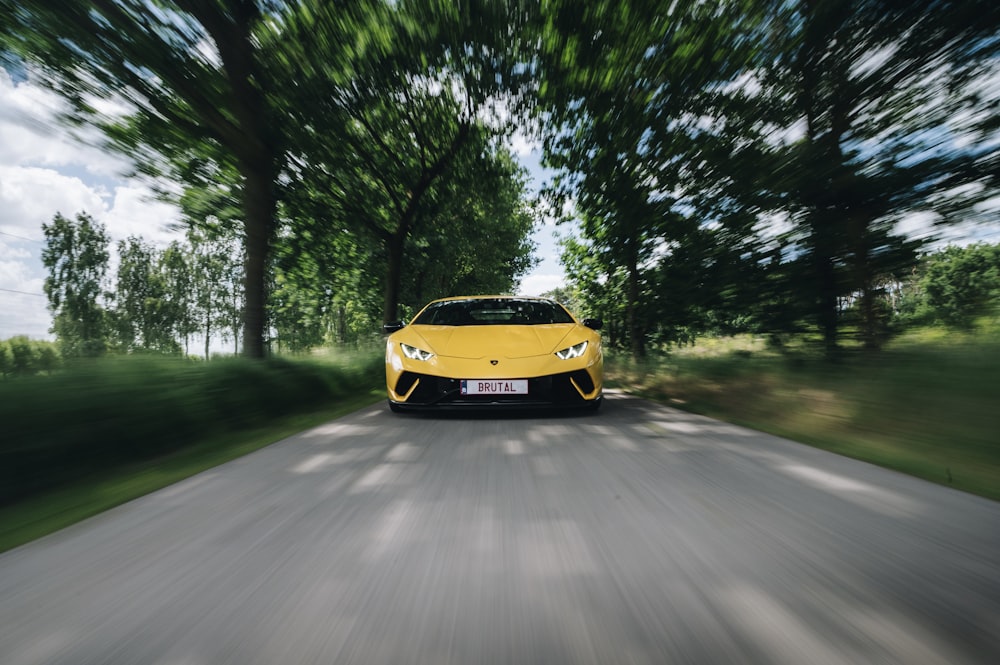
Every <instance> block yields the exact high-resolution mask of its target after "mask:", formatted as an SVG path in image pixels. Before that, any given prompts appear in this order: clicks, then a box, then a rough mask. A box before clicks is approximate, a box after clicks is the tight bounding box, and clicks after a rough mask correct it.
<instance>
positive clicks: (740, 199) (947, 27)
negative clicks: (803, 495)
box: [538, 0, 1000, 356]
mask: <svg viewBox="0 0 1000 665" xmlns="http://www.w3.org/2000/svg"><path fill="white" fill-rule="evenodd" d="M542 14H543V15H542V27H541V28H540V43H541V52H540V56H539V59H538V71H539V74H540V77H541V82H540V96H541V106H540V110H541V111H542V113H543V115H542V121H543V123H544V126H545V129H546V133H545V148H546V155H545V156H546V160H547V162H548V163H549V164H550V165H551V166H554V167H555V168H557V169H559V171H560V176H559V179H557V182H556V185H555V187H554V194H555V195H556V199H557V202H559V201H562V200H567V199H570V198H572V199H573V201H574V203H575V205H576V208H577V213H576V214H577V216H578V218H579V219H580V221H581V231H582V236H583V237H582V240H581V242H582V246H583V248H584V249H582V250H581V252H580V254H587V253H590V254H593V256H592V257H589V258H586V260H583V259H584V257H583V256H572V255H570V256H565V255H564V262H565V263H566V265H567V267H568V268H569V266H575V268H578V269H568V273H569V274H570V275H571V279H573V280H575V284H574V285H575V286H577V287H579V291H580V292H581V293H583V294H587V293H589V294H593V295H592V296H590V297H592V298H594V299H593V300H589V301H588V304H589V305H591V306H594V307H602V308H605V309H606V310H608V313H609V314H611V315H612V317H613V318H610V319H609V323H610V325H609V332H610V333H611V336H612V338H613V339H614V340H615V343H616V344H620V345H627V346H628V348H630V349H631V350H632V353H633V354H634V355H636V356H641V355H642V352H643V351H644V346H645V343H647V342H652V343H662V342H666V343H669V342H672V341H682V340H683V339H685V338H686V337H690V335H692V334H699V333H704V332H713V331H727V330H729V331H732V330H740V329H742V330H758V331H762V332H764V331H766V332H770V333H774V334H775V335H779V336H780V335H783V334H791V333H795V332H797V331H800V330H803V329H811V330H819V331H821V333H822V335H823V338H824V345H825V347H826V349H827V353H828V354H829V355H831V356H833V355H836V353H837V350H838V345H839V343H840V340H841V338H843V337H845V336H846V335H845V332H850V333H853V334H855V335H856V336H857V337H858V338H859V339H860V340H861V341H862V343H864V344H865V346H867V347H869V348H872V349H874V348H877V347H878V346H879V345H880V344H881V343H882V342H883V341H884V340H885V339H886V336H887V333H888V331H889V328H888V323H889V320H890V317H889V311H890V309H889V308H886V307H885V306H884V303H885V301H886V294H885V289H886V285H890V284H892V283H893V282H895V281H897V280H898V278H899V276H901V275H905V274H906V273H907V272H908V271H909V269H910V268H911V267H912V266H913V265H914V264H915V262H916V260H917V255H918V254H917V251H918V249H919V248H920V245H921V243H920V242H919V241H917V240H914V239H910V238H905V237H903V236H901V235H900V234H899V233H898V231H897V228H898V227H897V222H898V221H899V220H900V219H901V218H903V217H904V216H906V215H908V214H910V213H913V212H916V211H921V212H924V213H928V212H931V213H933V216H934V217H935V218H936V219H937V220H938V221H940V222H942V223H947V222H952V221H957V220H958V219H960V218H961V217H963V216H965V217H968V216H971V215H972V214H973V210H972V208H970V206H971V205H973V204H974V203H975V202H976V201H981V200H983V199H985V198H989V197H991V196H995V193H996V190H995V179H993V176H992V175H991V173H992V171H991V170H990V168H989V167H988V166H987V167H985V168H980V166H982V165H986V164H992V163H993V161H995V159H994V157H995V155H994V157H988V156H987V155H986V153H988V152H989V148H988V147H987V146H988V145H989V141H988V136H989V134H988V132H989V131H990V130H989V129H987V127H988V126H989V127H993V128H995V123H994V124H993V125H990V124H989V123H987V122H980V121H978V120H977V121H974V122H970V121H969V120H968V118H985V117H987V116H991V117H995V114H991V113H990V110H991V109H992V108H993V106H995V104H996V99H995V91H985V90H982V89H981V83H976V86H979V87H976V86H973V89H975V90H976V91H975V92H970V89H969V88H967V87H966V84H969V83H972V82H976V81H978V82H981V81H983V80H987V79H988V77H989V75H990V73H991V72H992V68H993V67H995V58H994V56H995V47H996V44H997V39H998V37H997V35H998V30H1000V10H998V9H997V6H996V5H995V3H989V2H985V1H976V2H973V3H960V2H956V1H954V0H935V1H933V2H929V3H920V4H913V3H910V4H907V3H891V2H882V1H880V0H854V1H852V2H840V1H838V0H820V1H819V2H791V3H788V2H755V3H745V2H718V3H701V2H676V3H668V4H667V3H647V2H642V1H630V2H620V3H613V4H607V3H598V4H596V5H592V6H588V8H587V11H580V8H579V6H578V4H577V3H573V2H568V1H567V2H551V3H546V4H545V5H544V6H543V10H542ZM943 127H949V128H956V129H957V128H959V127H961V130H960V131H961V132H963V135H964V136H966V137H968V138H970V139H978V140H980V141H981V144H980V145H974V146H973V147H971V148H969V149H963V148H957V147H956V146H955V145H954V144H953V139H954V136H953V135H951V134H950V133H949V132H948V131H944V130H943V129H942V128H943ZM992 152H993V153H995V150H994V151H992ZM977 165H980V166H977ZM994 167H995V164H994ZM782 226H783V227H784V229H783V230H782V232H781V233H778V232H776V230H775V227H778V228H780V227H782ZM584 264H587V265H584ZM595 279H596V280H597V282H596V283H595V282H594V280H595ZM595 287H599V288H595ZM586 297H588V296H585V298H586ZM606 318H607V317H606ZM619 329H620V330H621V333H619ZM845 329H846V330H845Z"/></svg>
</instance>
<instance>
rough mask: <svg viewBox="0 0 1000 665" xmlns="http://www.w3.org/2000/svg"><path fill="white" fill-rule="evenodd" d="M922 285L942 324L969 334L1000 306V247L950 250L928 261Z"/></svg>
mask: <svg viewBox="0 0 1000 665" xmlns="http://www.w3.org/2000/svg"><path fill="white" fill-rule="evenodd" d="M920 285H921V287H922V290H923V292H924V293H925V297H926V301H927V307H928V308H929V310H930V312H931V314H932V315H933V316H934V317H935V318H936V319H937V320H939V321H941V322H943V323H944V324H946V325H948V326H951V327H953V328H958V329H962V330H969V329H971V328H972V327H973V324H974V323H975V320H976V318H977V317H979V316H982V315H984V314H989V313H991V312H994V313H995V312H996V311H997V308H998V306H1000V245H985V244H975V245H970V246H968V247H961V248H960V247H955V246H950V247H947V248H946V249H944V250H943V251H941V252H937V253H935V254H932V255H931V256H929V257H928V258H927V263H926V266H925V267H924V270H923V275H922V277H921V279H920Z"/></svg>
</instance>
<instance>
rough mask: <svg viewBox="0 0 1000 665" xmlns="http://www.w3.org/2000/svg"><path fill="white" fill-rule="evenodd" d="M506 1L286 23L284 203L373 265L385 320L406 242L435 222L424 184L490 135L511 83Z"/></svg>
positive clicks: (512, 34)
mask: <svg viewBox="0 0 1000 665" xmlns="http://www.w3.org/2000/svg"><path fill="white" fill-rule="evenodd" d="M516 6H517V3H513V2H512V3H507V2H463V3H453V2H450V1H443V0H410V1H406V2H398V3H372V5H371V6H370V7H368V10H367V12H366V13H364V14H363V15H359V16H356V17H354V18H355V21H354V22H351V21H349V20H348V19H345V17H344V16H343V15H342V14H341V13H339V12H335V11H332V10H331V9H330V6H328V5H325V6H322V7H318V8H316V11H310V12H301V13H298V14H296V15H295V17H294V20H292V21H289V23H288V25H287V31H286V35H287V36H288V40H289V42H292V43H295V44H299V45H301V47H302V50H301V52H300V54H299V56H298V58H297V59H296V61H295V64H296V66H297V67H298V68H299V71H300V76H299V77H298V78H297V79H296V81H295V82H294V88H293V89H292V90H290V91H289V92H288V93H287V96H288V97H289V98H292V99H296V100H298V101H296V102H295V103H294V104H292V106H291V107H292V109H294V111H293V113H294V114H295V116H296V120H295V122H294V123H292V126H293V127H294V134H293V135H292V137H291V141H292V143H293V145H294V146H295V153H294V155H293V157H292V170H293V172H294V174H295V177H294V178H293V179H292V181H291V185H290V189H292V190H294V191H293V192H292V193H291V195H290V198H293V199H296V200H297V203H295V204H294V205H295V207H296V208H297V210H299V211H303V210H305V209H311V210H312V211H313V213H314V214H312V215H311V218H312V219H311V222H312V225H313V228H312V229H311V232H313V233H314V234H316V235H328V236H330V235H333V236H337V235H352V236H354V238H355V239H354V240H353V241H352V243H349V244H353V245H354V246H355V247H359V248H361V251H362V252H363V253H364V254H365V255H366V256H369V257H372V258H376V257H377V259H378V260H379V261H380V262H381V264H382V266H383V276H382V278H381V281H382V287H383V297H382V318H383V320H385V321H388V320H392V319H395V318H397V316H398V308H399V303H400V298H401V288H402V281H403V276H404V265H405V262H406V253H407V250H408V247H409V243H410V241H411V239H412V238H413V237H414V236H415V235H417V234H419V233H420V232H421V229H420V227H421V226H423V227H428V226H429V225H436V224H438V222H439V221H440V218H438V217H436V216H435V215H433V214H429V210H431V209H433V207H434V203H433V200H434V199H435V198H437V197H438V195H437V194H436V193H435V191H434V190H435V188H436V187H437V186H438V185H439V183H440V182H441V181H442V180H444V179H445V178H448V177H452V176H453V175H454V173H455V171H454V167H455V164H456V162H457V161H458V160H461V159H463V157H462V153H463V152H464V151H466V150H469V149H470V146H476V148H477V149H481V146H483V145H484V137H485V136H487V135H489V134H493V133H496V132H497V131H498V126H497V124H498V120H497V119H494V120H492V122H493V124H492V125H488V124H487V122H486V121H485V120H484V119H483V118H484V116H487V115H488V114H489V113H490V110H491V109H492V108H494V107H495V106H496V105H497V104H498V103H499V102H500V99H501V96H502V95H505V94H507V93H508V92H509V91H512V90H513V89H515V88H516V84H515V80H517V79H518V76H517V72H518V71H522V70H523V61H522V62H521V63H517V62H516V55H515V53H514V47H515V46H516V45H517V44H519V43H520V42H519V41H518V40H519V35H520V25H521V24H522V22H523V20H524V17H523V12H519V11H510V10H514V9H515V8H516ZM357 35H361V36H362V38H361V39H358V38H357ZM352 49H355V50H357V49H363V53H361V54H359V53H356V52H352ZM518 65H520V70H519V69H518ZM522 76H523V71H522ZM317 193H318V194H319V197H318V198H319V200H318V201H317V200H315V199H313V202H312V203H310V197H315V196H316V194H317ZM323 211H325V212H323ZM300 219H301V218H300ZM369 247H373V248H375V249H376V251H375V252H370V251H368V248H369Z"/></svg>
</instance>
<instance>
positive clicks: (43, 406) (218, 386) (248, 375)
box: [0, 356, 382, 504]
mask: <svg viewBox="0 0 1000 665" xmlns="http://www.w3.org/2000/svg"><path fill="white" fill-rule="evenodd" d="M380 365H381V360H380V359H379V358H374V359H371V358H365V359H364V360H363V362H361V363H360V364H359V366H358V368H344V367H338V366H333V365H323V364H320V363H312V362H301V361H288V360H283V359H272V360H268V361H263V362H260V361H249V360H245V359H241V358H228V359H225V360H220V361H215V362H211V363H204V362H201V361H193V360H183V359H177V358H165V357H135V356H131V357H118V358H108V357H106V358H100V359H94V360H90V361H86V362H80V363H77V364H74V365H73V366H71V367H69V368H67V369H66V370H64V371H62V372H60V373H59V374H57V375H53V376H25V377H24V378H22V379H19V380H17V381H4V382H3V383H2V384H0V423H2V430H3V436H2V437H0V504H2V503H6V502H9V501H11V500H14V499H16V498H17V497H19V496H23V495H26V494H30V493H32V492H35V491H38V490H40V489H44V488H46V487H51V486H53V485H57V484H60V483H65V482H67V481H70V480H72V479H73V478H74V477H76V476H78V475H80V474H85V473H90V472H93V471H95V470H99V469H102V468H106V467H108V466H114V465H118V464H122V463H128V462H131V461H135V460H140V459H148V458H151V457H155V456H158V455H163V454H167V453H170V452H172V451H175V450H178V449H180V448H183V447H185V446H187V445H190V444H192V443H194V442H196V441H198V440H199V439H201V438H204V437H205V436H206V435H209V434H213V433H219V432H225V431H234V430H239V429H243V428H247V427H251V426H255V425H260V424H263V423H266V422H267V421H268V420H270V419H273V418H276V417H280V416H283V415H286V414H291V413H296V412H303V411H308V410H310V409H316V408H320V407H322V406H323V405H325V404H329V403H330V402H331V401H333V400H335V399H337V398H338V397H342V396H344V395H348V394H357V393H358V392H365V391H368V390H371V389H372V388H374V387H376V386H377V385H379V383H380V381H381V380H382V374H381V366H380Z"/></svg>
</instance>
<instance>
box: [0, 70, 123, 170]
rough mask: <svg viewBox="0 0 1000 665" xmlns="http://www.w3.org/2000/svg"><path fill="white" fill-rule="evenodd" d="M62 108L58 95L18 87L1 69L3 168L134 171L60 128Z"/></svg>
mask: <svg viewBox="0 0 1000 665" xmlns="http://www.w3.org/2000/svg"><path fill="white" fill-rule="evenodd" d="M62 108H63V102H62V100H61V99H60V98H59V97H58V96H57V95H56V94H55V93H53V92H50V91H48V90H45V89H44V88H41V87H39V86H37V85H32V84H31V83H29V82H22V83H17V84H15V83H14V82H13V80H12V79H11V77H10V75H9V74H8V73H7V72H6V71H5V70H4V69H2V68H0V164H3V165H11V164H17V165H22V166H40V167H53V168H58V167H67V166H71V165H73V166H77V167H78V168H79V169H80V170H82V171H84V172H86V173H90V174H93V175H95V176H104V177H117V176H119V175H120V174H122V173H124V172H126V171H127V170H128V169H129V168H130V164H129V163H128V161H127V160H126V159H125V158H123V157H120V156H116V155H111V154H108V153H107V152H104V151H102V150H100V149H98V148H96V147H94V146H92V145H86V144H84V143H81V142H80V141H78V140H75V139H73V138H72V137H71V136H70V134H69V132H68V131H67V130H66V129H65V128H63V127H60V126H58V125H57V124H56V123H55V117H56V115H57V114H58V113H59V111H60V110H61V109H62ZM109 108H110V107H109ZM82 133H83V134H85V135H88V132H82ZM89 135H90V136H92V137H93V138H94V139H95V140H96V137H95V136H93V134H89Z"/></svg>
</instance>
